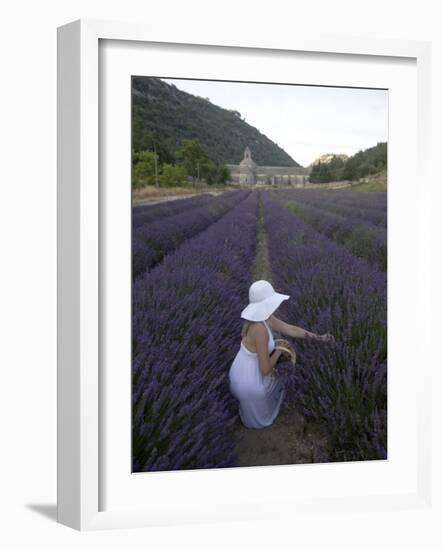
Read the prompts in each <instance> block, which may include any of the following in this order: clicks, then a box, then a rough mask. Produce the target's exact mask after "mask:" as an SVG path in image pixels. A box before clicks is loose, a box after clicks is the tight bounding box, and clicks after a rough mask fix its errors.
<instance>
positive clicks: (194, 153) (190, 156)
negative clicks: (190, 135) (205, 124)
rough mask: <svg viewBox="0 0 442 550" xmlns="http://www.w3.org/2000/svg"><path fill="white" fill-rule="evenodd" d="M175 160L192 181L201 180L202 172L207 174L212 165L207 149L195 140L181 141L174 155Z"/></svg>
mask: <svg viewBox="0 0 442 550" xmlns="http://www.w3.org/2000/svg"><path fill="white" fill-rule="evenodd" d="M176 159H177V161H178V162H179V164H181V165H182V166H184V168H185V170H186V172H187V174H188V175H189V176H191V177H192V178H193V180H194V181H195V180H196V179H198V178H201V177H202V173H203V172H204V171H206V172H205V173H206V174H208V173H209V172H210V171H211V169H212V168H211V166H210V165H211V164H213V163H211V161H210V159H209V156H208V154H207V149H206V148H205V147H204V146H203V145H201V143H199V142H198V141H195V140H191V139H183V140H182V142H181V147H180V148H179V149H178V151H177V153H176Z"/></svg>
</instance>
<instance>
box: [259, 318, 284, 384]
mask: <svg viewBox="0 0 442 550" xmlns="http://www.w3.org/2000/svg"><path fill="white" fill-rule="evenodd" d="M254 336H255V347H256V353H257V355H258V364H259V368H260V370H261V372H262V373H263V375H264V376H266V375H267V374H270V373H271V372H272V370H273V368H274V366H275V365H276V362H277V361H278V359H279V357H280V355H281V352H280V351H279V350H275V351H274V352H273V353H272V355H271V356H269V350H268V343H269V334H268V332H267V329H266V328H265V327H264V326H263V325H258V326H257V327H256V329H255V334H254Z"/></svg>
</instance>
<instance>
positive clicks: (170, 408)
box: [132, 189, 387, 472]
mask: <svg viewBox="0 0 442 550" xmlns="http://www.w3.org/2000/svg"><path fill="white" fill-rule="evenodd" d="M386 227H387V204H386V193H353V192H351V191H337V190H334V191H325V190H318V191H313V190H303V189H275V190H273V189H262V190H257V189H252V190H251V189H242V190H238V191H233V192H226V193H223V194H221V195H219V196H217V197H212V196H211V195H201V196H197V197H192V198H188V199H180V200H176V201H173V202H168V203H161V204H158V205H152V206H145V207H137V208H134V212H133V242H132V250H133V255H132V261H133V315H132V350H133V361H132V380H133V388H132V390H133V391H132V404H133V418H132V419H133V429H132V436H133V437H132V450H133V464H132V466H133V471H134V472H143V471H161V470H188V469H198V468H221V467H234V466H237V465H238V464H240V463H242V462H241V461H240V457H239V456H238V452H239V451H238V448H237V444H236V441H237V437H236V434H237V433H238V429H239V419H238V414H237V403H236V401H235V400H234V399H233V397H232V396H231V395H230V392H229V383H228V370H229V367H230V364H231V362H232V360H233V358H234V356H235V354H236V352H237V350H238V347H239V345H240V340H241V325H242V322H241V319H240V312H241V310H242V309H243V308H244V307H245V305H246V304H247V301H248V288H249V286H250V284H251V283H252V282H253V281H254V280H255V279H256V278H258V277H259V278H267V279H269V280H271V282H272V283H273V285H274V286H275V288H276V289H277V290H278V291H280V292H283V293H286V294H289V295H290V296H291V299H290V300H289V301H287V302H284V303H283V305H282V306H281V308H280V310H278V312H277V316H279V317H280V318H282V319H283V320H284V321H286V322H288V323H291V324H295V325H298V326H302V327H304V328H307V329H308V330H311V331H313V332H316V333H320V334H323V333H326V332H329V333H331V334H333V335H334V337H335V341H334V342H333V343H325V342H318V341H312V340H292V341H291V342H292V344H293V346H294V348H295V349H296V351H297V354H298V361H297V365H296V367H295V368H292V367H291V366H289V365H288V364H284V363H282V364H280V365H279V366H278V367H277V369H278V370H279V375H280V376H281V377H283V379H284V381H285V384H286V387H287V390H288V391H287V397H286V400H285V403H284V407H283V409H282V412H281V413H280V414H281V415H286V418H287V419H288V420H287V421H288V422H290V418H291V416H290V415H291V412H292V411H295V410H296V411H298V412H300V413H301V414H302V415H303V416H304V417H305V419H306V421H307V425H309V423H311V424H312V425H315V426H321V427H322V429H323V431H324V433H325V434H326V445H325V447H324V449H323V452H322V453H321V455H320V456H317V455H314V454H312V458H311V460H310V461H312V462H313V461H322V462H324V461H327V462H328V461H353V460H376V459H385V458H387V273H386V271H387V235H386V232H387V229H386ZM263 247H265V250H264V253H263ZM263 258H265V261H263ZM266 429H267V428H266ZM294 437H295V436H294ZM281 444H283V442H281ZM284 444H287V442H284ZM257 452H258V451H257Z"/></svg>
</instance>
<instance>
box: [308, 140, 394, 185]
mask: <svg viewBox="0 0 442 550" xmlns="http://www.w3.org/2000/svg"><path fill="white" fill-rule="evenodd" d="M386 168H387V143H386V142H379V143H378V144H377V145H375V146H374V147H370V148H369V149H365V150H364V151H359V152H358V153H356V154H355V155H353V156H352V157H349V158H348V159H346V160H344V159H342V158H341V157H338V156H334V157H333V158H332V159H331V160H330V161H329V162H318V163H316V164H314V165H313V167H312V171H311V173H310V177H309V179H310V182H311V183H328V182H331V181H343V180H346V181H355V180H359V179H361V178H364V177H366V176H369V175H371V174H377V173H379V172H382V171H383V170H386Z"/></svg>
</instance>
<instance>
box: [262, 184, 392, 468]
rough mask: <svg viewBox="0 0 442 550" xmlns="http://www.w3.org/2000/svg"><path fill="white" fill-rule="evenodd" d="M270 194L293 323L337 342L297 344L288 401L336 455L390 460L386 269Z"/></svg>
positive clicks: (278, 277) (281, 279)
mask: <svg viewBox="0 0 442 550" xmlns="http://www.w3.org/2000/svg"><path fill="white" fill-rule="evenodd" d="M271 196H272V195H271V194H270V193H268V192H264V193H263V194H262V200H263V205H264V212H265V223H266V229H267V233H268V242H269V253H270V260H271V266H272V271H273V280H274V283H275V285H276V287H277V288H278V289H280V290H281V291H282V292H284V293H288V294H290V296H291V299H290V300H289V301H287V302H284V304H283V305H282V306H281V316H282V317H283V318H284V319H285V320H286V321H287V322H289V323H294V324H296V325H300V326H304V327H307V328H309V329H310V330H313V331H314V332H317V333H326V332H329V333H331V334H333V335H334V337H335V339H336V341H335V342H334V343H325V342H324V343H321V342H320V343H318V342H316V341H309V340H295V341H294V342H293V344H294V346H295V348H296V350H297V352H298V364H297V367H296V369H294V370H289V369H287V368H284V369H283V372H282V375H283V376H284V377H285V379H286V383H287V386H288V399H287V402H288V403H293V404H294V405H296V406H298V407H299V408H300V409H301V411H302V413H303V414H305V415H306V416H307V417H309V418H311V419H313V420H315V421H318V422H321V423H325V424H326V425H327V427H328V431H329V434H330V443H331V448H330V460H364V459H380V458H381V459H382V458H386V453H387V451H386V448H387V443H386V438H387V394H386V392H387V370H386V365H387V333H386V316H387V302H386V274H385V273H383V272H381V271H379V270H377V269H375V268H373V267H372V266H371V265H370V264H369V263H368V262H367V261H366V260H364V259H362V258H357V257H355V256H354V255H353V254H352V253H351V252H350V251H349V249H348V248H346V247H343V246H340V245H338V244H337V243H335V242H333V241H331V240H330V239H328V238H326V237H325V236H323V235H322V234H320V233H318V232H317V231H315V230H314V229H313V228H312V227H311V226H310V225H308V224H306V223H305V222H304V221H303V220H302V219H300V218H299V217H297V216H295V215H293V214H291V213H290V212H289V211H288V210H287V209H285V208H284V207H283V206H281V204H280V203H279V202H276V201H274V200H272V199H271Z"/></svg>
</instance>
